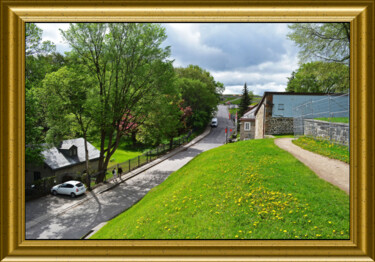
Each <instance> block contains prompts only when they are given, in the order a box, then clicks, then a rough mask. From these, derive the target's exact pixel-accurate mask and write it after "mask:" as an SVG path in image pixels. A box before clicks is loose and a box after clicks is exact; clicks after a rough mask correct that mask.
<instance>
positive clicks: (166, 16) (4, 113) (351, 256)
mask: <svg viewBox="0 0 375 262" xmlns="http://www.w3.org/2000/svg"><path fill="white" fill-rule="evenodd" d="M0 3H1V6H0V8H1V77H0V79H1V122H0V126H1V136H0V138H1V143H0V147H1V163H0V168H1V171H0V174H1V187H0V193H1V209H0V210H1V253H0V259H1V261H145V260H147V261H156V260H157V261H187V260H188V261H374V259H375V253H374V251H375V244H374V243H375V228H374V225H375V219H374V217H375V215H374V189H375V186H374V181H375V179H374V175H375V172H374V163H375V157H374V156H375V154H374V152H375V148H374V122H375V121H374V109H375V108H374V105H375V85H374V75H375V73H374V72H375V70H374V69H375V68H374V64H375V63H374V62H375V59H374V35H375V33H374V13H375V12H374V11H375V10H374V9H375V2H374V0H369V1H365V0H363V1H361V0H360V1H354V0H347V1H343V0H337V1H336V0H331V1H330V0H328V1H305V0H302V1H261V2H260V1H252V0H249V1H246V0H236V1H220V0H215V1H207V0H202V1H194V0H189V1H179V2H175V1H151V0H145V1H126V0H125V1H115V0H113V1H68V0H63V1H59V0H57V1H48V0H47V1H42V0H39V1H3V0H1V2H0ZM76 21H81V22H94V21H106V22H109V21H113V22H114V21H142V22H171V21H173V22H175V21H177V22H187V21H189V22H206V21H210V22H307V21H310V22H350V27H351V30H350V31H351V62H350V67H351V72H350V77H351V80H350V81H351V82H350V85H351V94H350V104H351V108H350V119H351V122H350V128H351V134H350V172H351V178H350V179H351V180H350V183H351V184H350V188H351V192H350V203H351V208H350V240H262V241H258V240H236V241H234V240H192V241H187V240H175V241H172V240H168V241H167V240H156V241H151V240H122V241H120V240H118V241H117V240H116V241H108V240H92V241H91V240H90V241H87V240H75V241H68V240H59V241H57V240H54V241H49V240H25V201H24V199H25V197H24V194H25V190H24V185H25V182H24V179H25V176H24V174H25V165H24V160H25V156H24V148H25V136H24V134H25V130H24V123H25V117H24V116H25V114H24V110H25V106H24V105H25V100H24V97H25V95H24V94H25V91H24V90H25V82H24V71H25V70H24V69H25V68H24V62H25V58H24V53H25V52H24V49H25V47H24V35H25V34H24V30H25V29H24V28H25V26H24V25H25V22H76Z"/></svg>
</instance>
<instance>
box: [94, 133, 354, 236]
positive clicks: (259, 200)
mask: <svg viewBox="0 0 375 262" xmlns="http://www.w3.org/2000/svg"><path fill="white" fill-rule="evenodd" d="M92 238H93V239H348V238H349V197H348V195H346V193H345V192H344V191H342V190H340V189H339V188H337V187H335V186H333V185H331V184H329V183H327V182H325V181H324V180H321V179H320V178H318V177H317V176H316V175H315V174H314V173H313V172H312V171H311V170H310V169H308V168H307V167H306V166H304V165H303V164H302V163H301V162H299V161H298V160H297V159H295V158H294V157H293V156H292V155H290V154H289V153H287V152H286V151H283V150H281V149H280V148H278V147H277V146H276V145H275V144H274V141H273V139H263V140H262V139H260V140H248V141H241V142H238V143H234V144H227V145H224V146H221V147H219V148H215V149H212V150H209V151H207V152H204V153H202V154H200V155H198V156H197V157H196V158H194V159H193V160H192V161H190V162H189V163H188V164H187V165H185V166H184V167H182V168H181V169H180V170H178V171H177V172H174V173H173V174H171V175H170V176H169V178H168V179H166V181H164V182H163V183H162V184H160V185H159V186H157V187H155V188H153V189H152V190H151V191H150V192H149V193H148V194H147V195H146V196H145V197H144V198H143V199H142V200H141V201H139V202H138V203H137V204H135V205H134V206H133V207H131V208H130V209H129V210H127V211H125V212H124V213H122V214H120V215H119V216H117V217H116V218H114V219H113V220H111V221H109V222H108V224H107V225H105V226H104V227H103V228H102V229H100V230H99V231H98V232H97V233H96V234H94V235H93V237H92Z"/></svg>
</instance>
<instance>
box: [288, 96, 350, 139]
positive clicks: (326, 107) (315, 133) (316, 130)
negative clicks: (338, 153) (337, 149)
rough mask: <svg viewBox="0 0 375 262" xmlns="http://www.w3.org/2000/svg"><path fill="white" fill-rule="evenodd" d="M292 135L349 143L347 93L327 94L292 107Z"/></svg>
mask: <svg viewBox="0 0 375 262" xmlns="http://www.w3.org/2000/svg"><path fill="white" fill-rule="evenodd" d="M293 114H294V117H293V130H294V136H295V137H299V136H309V137H313V138H316V139H324V140H328V141H330V142H332V143H336V144H342V145H348V144H349V94H341V95H327V96H325V97H324V98H319V99H316V100H312V99H311V100H310V101H307V102H305V103H302V104H300V105H298V106H296V107H294V109H293Z"/></svg>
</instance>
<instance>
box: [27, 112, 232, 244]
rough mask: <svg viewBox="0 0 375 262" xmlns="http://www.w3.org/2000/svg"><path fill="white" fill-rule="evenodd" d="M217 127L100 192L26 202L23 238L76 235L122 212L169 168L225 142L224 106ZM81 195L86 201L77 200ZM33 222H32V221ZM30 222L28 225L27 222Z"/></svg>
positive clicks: (72, 237)
mask: <svg viewBox="0 0 375 262" xmlns="http://www.w3.org/2000/svg"><path fill="white" fill-rule="evenodd" d="M217 118H218V127H217V128H213V129H212V130H211V132H210V134H209V135H207V136H206V137H205V138H203V139H202V140H201V141H200V142H198V143H196V144H195V145H193V146H191V147H190V148H188V149H187V150H185V151H182V152H180V153H178V154H176V155H174V156H172V157H171V158H169V159H167V160H165V161H163V162H161V163H160V164H158V165H156V166H154V167H152V168H150V169H148V170H147V171H145V172H143V173H141V174H139V175H137V176H135V177H133V178H131V179H129V180H127V181H126V182H123V183H120V184H118V185H117V186H116V187H114V188H113V189H111V190H108V191H106V192H103V193H101V194H93V193H91V192H90V193H87V194H86V195H85V196H81V197H78V198H77V199H70V198H69V197H64V196H57V197H55V196H47V197H45V198H41V199H38V200H34V201H30V202H27V203H26V222H27V223H28V224H29V226H27V225H28V224H26V239H80V238H81V237H82V236H84V235H86V234H87V233H88V232H90V230H91V229H92V228H94V227H96V226H97V225H99V224H100V223H102V222H106V221H108V220H110V219H112V218H114V217H115V216H117V215H118V214H120V213H122V212H123V211H125V210H126V209H128V208H129V207H131V206H132V205H134V204H135V203H137V202H138V201H139V200H141V199H142V197H143V196H144V195H146V194H147V192H148V191H149V190H150V189H152V188H153V187H155V186H157V185H159V184H160V183H162V182H163V181H164V180H165V179H166V178H167V177H168V176H169V175H170V174H171V173H172V172H174V171H176V170H178V169H180V168H181V167H182V166H184V165H185V164H186V163H187V162H189V161H190V160H191V159H192V158H194V157H195V156H197V155H198V154H200V153H201V152H203V151H206V150H209V149H212V148H215V147H218V146H220V145H222V144H224V142H225V131H224V130H225V127H226V126H229V127H233V126H232V122H231V121H230V120H229V119H228V110H227V108H226V107H225V106H219V109H218V113H217ZM83 198H87V201H85V202H83V203H81V204H78V205H76V206H72V202H75V201H76V202H77V203H79V202H80V200H82V199H83ZM61 206H65V207H66V210H65V211H64V212H63V213H59V214H57V215H53V209H54V208H55V207H59V209H60V210H61V208H60V207H61ZM48 213H49V214H50V216H48V218H47V219H45V220H43V221H42V222H40V223H35V221H37V220H38V217H41V216H46V214H48ZM32 222H33V223H32ZM30 225H31V226H30Z"/></svg>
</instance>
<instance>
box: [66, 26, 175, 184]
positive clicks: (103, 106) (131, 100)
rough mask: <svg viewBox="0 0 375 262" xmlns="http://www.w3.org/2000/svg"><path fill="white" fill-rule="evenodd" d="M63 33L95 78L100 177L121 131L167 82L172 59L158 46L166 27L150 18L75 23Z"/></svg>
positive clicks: (145, 110) (140, 120)
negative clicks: (114, 21)
mask: <svg viewBox="0 0 375 262" xmlns="http://www.w3.org/2000/svg"><path fill="white" fill-rule="evenodd" d="M62 34H63V37H64V38H65V40H66V41H67V42H68V43H69V44H70V46H71V47H72V49H73V51H72V52H74V53H75V54H76V55H77V58H78V59H79V61H82V64H83V65H85V66H86V67H87V69H88V71H89V72H90V74H91V75H92V76H93V77H95V79H96V88H97V94H98V95H97V98H98V99H97V104H96V108H95V110H96V112H95V114H94V116H95V118H94V120H93V121H94V123H95V125H96V126H97V128H98V130H99V133H100V158H99V164H98V169H99V171H101V174H100V175H98V177H97V181H96V182H101V181H103V179H104V175H105V170H106V168H107V166H108V163H109V160H110V158H111V156H112V155H113V153H114V152H115V151H116V149H117V147H118V145H119V142H120V138H121V137H122V136H123V135H125V134H126V132H124V131H126V130H129V131H130V130H131V128H128V127H129V126H131V125H132V124H135V123H137V124H138V125H140V124H142V123H143V122H144V120H145V116H146V115H147V114H148V108H149V105H150V104H151V103H152V102H153V99H154V98H155V96H154V95H155V93H157V92H155V91H156V90H157V89H158V88H160V87H161V86H162V85H164V84H165V83H163V79H164V78H163V77H162V76H163V75H164V74H165V72H167V71H168V68H169V67H170V64H171V62H170V61H167V57H168V56H169V53H170V51H169V48H163V47H161V44H162V42H163V41H164V40H165V39H166V34H165V29H164V28H163V27H161V26H160V25H159V24H150V23H145V24H143V23H110V24H107V23H77V24H70V27H69V29H68V30H66V31H62ZM123 127H126V130H124V129H123Z"/></svg>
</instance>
